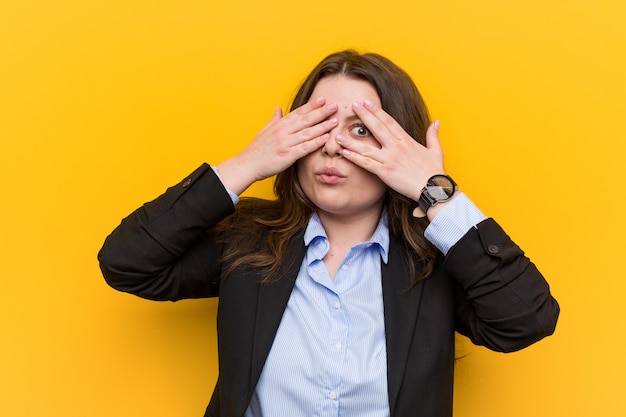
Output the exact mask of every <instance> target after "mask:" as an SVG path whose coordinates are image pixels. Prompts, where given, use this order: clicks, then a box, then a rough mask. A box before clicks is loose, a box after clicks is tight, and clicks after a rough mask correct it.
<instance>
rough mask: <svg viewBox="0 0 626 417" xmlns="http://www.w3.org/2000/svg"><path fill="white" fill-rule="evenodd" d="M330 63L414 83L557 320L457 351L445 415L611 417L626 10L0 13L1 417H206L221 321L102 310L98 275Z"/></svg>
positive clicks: (380, 7)
mask: <svg viewBox="0 0 626 417" xmlns="http://www.w3.org/2000/svg"><path fill="white" fill-rule="evenodd" d="M346 47H354V48H357V49H359V50H361V51H375V52H379V53H381V54H383V55H386V56H388V57H389V58H391V59H392V60H394V61H395V62H396V63H398V64H399V65H400V66H402V67H403V68H405V69H406V70H407V71H408V72H409V73H410V74H411V75H412V76H413V78H414V79H415V81H416V83H417V84H418V86H419V88H420V89H421V91H422V93H423V95H424V97H425V99H426V101H427V102H428V103H429V107H430V111H431V114H432V115H433V117H434V118H438V119H441V121H442V128H441V137H442V142H443V146H444V150H445V151H446V164H447V169H448V171H449V172H450V173H451V175H452V176H453V177H454V178H455V179H456V180H457V181H458V182H459V183H460V184H461V185H462V187H463V189H464V190H465V191H466V192H467V194H469V195H470V197H471V198H472V199H473V200H474V201H475V202H476V203H477V204H478V205H479V206H480V207H481V208H482V209H483V211H485V212H486V213H487V214H488V215H491V216H493V217H495V218H496V219H497V220H498V221H499V222H500V223H501V224H502V225H503V226H504V227H505V229H506V230H507V231H508V232H509V233H510V234H511V235H512V236H513V237H514V239H515V240H516V241H517V242H518V243H519V244H520V245H521V246H522V247H523V248H524V249H525V250H526V252H527V253H528V254H529V256H530V257H531V258H532V259H533V260H534V261H535V262H536V263H537V264H538V265H539V267H540V269H541V270H542V271H543V272H544V274H545V275H546V277H547V278H548V280H549V281H550V283H551V286H552V290H553V292H554V294H555V295H556V297H557V298H558V300H559V301H560V303H561V307H562V315H561V319H560V322H559V325H558V328H557V331H556V334H555V335H554V336H553V337H551V338H548V339H546V340H545V341H543V342H541V343H539V344H537V345H535V346H533V347H531V348H529V349H527V350H525V351H522V352H519V353H515V354H509V355H502V354H496V353H492V352H489V351H487V350H485V349H483V348H478V347H473V346H471V345H470V344H469V343H467V342H466V341H464V340H463V341H462V342H461V346H460V353H462V354H465V355H467V356H466V357H465V358H464V359H462V360H461V361H459V363H458V365H457V377H456V397H455V416H457V417H502V416H512V417H515V416H520V417H522V416H524V417H527V416H568V417H577V416H603V417H610V416H624V415H626V404H625V402H624V400H623V398H624V397H623V395H624V394H625V393H626V384H625V383H624V376H625V374H626V355H625V354H624V348H625V346H626V342H625V341H624V337H623V334H624V321H625V320H624V319H625V318H626V312H625V310H624V306H625V305H626V297H625V294H626V283H625V282H626V280H625V278H626V273H625V269H626V267H624V265H623V264H624V262H623V259H624V256H625V254H624V250H625V249H626V247H625V245H624V236H625V232H626V223H625V221H624V216H625V212H626V205H625V203H624V180H625V179H626V169H625V168H624V164H625V162H626V104H625V103H626V101H625V100H626V75H625V74H626V2H624V1H623V0H593V1H592V0H554V1H545V0H527V1H524V2H509V1H501V0H484V1H480V0H478V1H467V0H429V1H421V0H411V1H408V0H407V1H397V0H387V1H372V0H361V1H355V0H343V1H336V0H332V1H331V0H319V1H315V2H297V1H294V0H280V1H279V0H274V1H269V0H265V1H252V0H250V1H244V0H221V1H215V0H213V1H211V0H206V1H200V0H141V1H140V0H90V1H79V0H48V1H43V0H41V1H36V0H19V1H18V0H13V1H11V0H2V3H1V5H0V140H1V142H0V143H1V149H0V181H1V182H0V185H1V190H0V192H1V194H0V195H1V196H2V201H1V202H0V271H1V272H0V274H1V281H0V283H1V288H2V302H0V320H1V322H0V384H1V387H0V415H2V416H7V417H8V416H11V417H12V416H29V417H30V416H42V415H49V416H59V417H84V416H90V417H94V416H96V417H99V416H103V417H104V416H107V417H111V416H121V417H125V416H200V415H202V414H203V411H204V407H205V406H206V403H207V402H208V399H209V397H210V394H211V391H212V389H213V384H214V381H215V378H216V346H215V313H216V305H217V301H216V300H196V301H183V302H180V303H175V304H172V303H154V302H148V301H143V300H140V299H138V298H135V297H132V296H129V295H125V294H121V293H117V292H115V291H113V290H112V289H110V288H108V287H107V286H106V285H105V283H104V281H103V279H102V278H101V276H100V273H99V270H98V266H97V263H96V253H97V251H98V249H99V248H100V246H101V244H102V241H103V240H104V238H105V237H106V235H107V234H108V233H109V232H110V231H111V230H112V229H113V228H114V227H115V226H116V225H117V224H118V223H119V221H120V219H121V218H122V217H123V216H125V215H126V214H128V213H129V212H130V211H131V210H133V209H134V208H136V207H137V206H139V205H140V204H142V203H143V202H144V201H147V200H149V199H152V198H153V197H155V196H156V195H158V194H159V193H160V192H162V191H163V190H164V189H165V188H166V187H167V186H169V185H171V184H173V183H176V182H178V180H179V179H181V178H183V177H184V176H185V175H186V174H187V173H188V172H190V171H191V170H193V169H194V168H195V167H196V166H197V165H199V164H200V163H201V162H203V161H208V162H211V163H218V162H220V161H221V160H223V159H224V158H226V157H228V156H229V155H232V154H234V153H235V152H237V151H238V150H239V149H241V148H242V147H243V146H244V145H245V144H246V143H247V142H248V141H249V140H250V139H251V138H252V137H253V135H254V134H255V133H256V132H257V131H258V130H259V129H260V128H261V127H262V126H263V125H264V124H265V122H266V121H267V120H269V118H270V117H271V115H272V112H273V109H274V106H276V105H282V106H285V105H286V104H287V103H288V101H289V99H290V98H291V96H292V94H293V91H294V89H295V87H296V86H297V84H298V83H299V82H300V81H301V79H302V77H304V76H305V74H306V73H307V72H308V71H309V70H310V69H311V68H312V67H313V65H314V64H316V63H317V62H318V61H319V60H320V59H321V58H323V57H324V56H325V55H326V54H328V53H330V52H334V51H336V50H338V49H342V48H346ZM249 192H250V193H252V194H256V195H262V196H269V193H270V187H269V185H268V184H267V183H264V184H261V185H258V186H255V187H254V188H253V189H252V190H250V191H249Z"/></svg>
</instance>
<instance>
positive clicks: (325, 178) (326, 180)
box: [315, 167, 345, 184]
mask: <svg viewBox="0 0 626 417" xmlns="http://www.w3.org/2000/svg"><path fill="white" fill-rule="evenodd" d="M315 176H316V177H317V179H318V180H319V181H320V182H321V183H323V184H337V183H338V182H341V181H343V179H344V178H345V176H344V175H343V174H342V173H341V171H339V170H338V169H337V168H332V167H324V168H322V169H320V170H319V171H316V172H315Z"/></svg>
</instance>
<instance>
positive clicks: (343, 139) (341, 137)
mask: <svg viewBox="0 0 626 417" xmlns="http://www.w3.org/2000/svg"><path fill="white" fill-rule="evenodd" d="M345 141H346V139H345V138H344V137H343V136H341V135H337V136H335V142H337V143H345Z"/></svg>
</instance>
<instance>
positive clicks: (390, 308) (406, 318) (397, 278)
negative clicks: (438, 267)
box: [382, 240, 424, 415]
mask: <svg viewBox="0 0 626 417" xmlns="http://www.w3.org/2000/svg"><path fill="white" fill-rule="evenodd" d="M416 273H419V270H417V271H416ZM412 279H413V277H412V276H410V274H409V271H408V268H407V266H406V261H405V260H404V257H403V254H402V253H401V250H400V247H399V246H398V245H397V244H395V243H394V240H391V242H390V247H389V262H388V263H387V264H383V265H382V286H383V304H384V308H385V334H386V340H387V384H388V388H387V389H388V391H389V407H390V409H391V415H393V410H394V405H395V403H396V399H397V397H398V393H399V391H400V386H401V385H402V380H403V379H404V372H405V369H406V364H407V360H408V357H409V351H410V349H411V342H412V340H413V334H414V332H415V325H416V321H417V315H418V313H419V307H420V300H421V296H422V288H423V285H424V282H423V281H422V282H420V283H419V284H418V285H417V286H416V287H415V288H411V283H412Z"/></svg>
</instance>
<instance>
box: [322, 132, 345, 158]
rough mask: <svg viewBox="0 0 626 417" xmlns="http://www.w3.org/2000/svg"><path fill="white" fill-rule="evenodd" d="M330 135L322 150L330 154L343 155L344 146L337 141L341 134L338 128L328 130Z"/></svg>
mask: <svg viewBox="0 0 626 417" xmlns="http://www.w3.org/2000/svg"><path fill="white" fill-rule="evenodd" d="M328 133H329V134H330V137H329V138H328V140H327V141H326V143H325V144H324V147H323V148H322V151H323V152H324V154H326V155H328V156H341V151H342V149H343V148H342V147H341V146H340V145H339V144H338V143H337V136H338V135H339V132H338V129H337V128H335V129H333V130H331V131H330V132H328Z"/></svg>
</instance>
